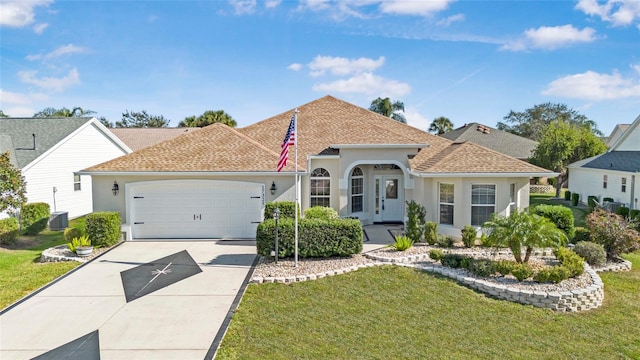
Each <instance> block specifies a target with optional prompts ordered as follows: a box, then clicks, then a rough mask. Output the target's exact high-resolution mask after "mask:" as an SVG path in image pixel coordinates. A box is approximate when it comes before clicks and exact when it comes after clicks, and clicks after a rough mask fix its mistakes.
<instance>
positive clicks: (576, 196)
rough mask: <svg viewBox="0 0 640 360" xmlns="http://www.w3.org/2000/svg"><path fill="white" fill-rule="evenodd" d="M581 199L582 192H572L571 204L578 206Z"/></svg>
mask: <svg viewBox="0 0 640 360" xmlns="http://www.w3.org/2000/svg"><path fill="white" fill-rule="evenodd" d="M579 201H580V194H578V193H573V194H571V205H573V206H578V202H579Z"/></svg>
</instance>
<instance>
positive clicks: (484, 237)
mask: <svg viewBox="0 0 640 360" xmlns="http://www.w3.org/2000/svg"><path fill="white" fill-rule="evenodd" d="M488 239H489V236H487V234H485V233H482V234H481V235H480V246H482V247H491V243H490V242H489V240H488Z"/></svg>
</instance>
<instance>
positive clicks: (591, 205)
mask: <svg viewBox="0 0 640 360" xmlns="http://www.w3.org/2000/svg"><path fill="white" fill-rule="evenodd" d="M597 201H598V197H597V196H595V195H589V196H588V197H587V205H589V212H593V210H595V208H596V206H597V205H596V202H597Z"/></svg>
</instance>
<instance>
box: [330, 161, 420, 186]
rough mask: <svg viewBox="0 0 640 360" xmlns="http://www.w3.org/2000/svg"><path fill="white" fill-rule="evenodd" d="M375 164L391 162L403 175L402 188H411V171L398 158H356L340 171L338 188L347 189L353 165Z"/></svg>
mask: <svg viewBox="0 0 640 360" xmlns="http://www.w3.org/2000/svg"><path fill="white" fill-rule="evenodd" d="M376 164H393V165H396V166H398V167H399V168H400V170H402V175H403V176H404V189H405V190H406V189H413V186H414V185H413V179H411V177H410V176H409V175H410V174H411V171H410V170H409V169H407V167H406V166H405V165H404V164H403V163H402V162H400V161H398V160H389V159H387V160H358V161H354V162H352V163H351V164H349V166H347V167H346V168H345V170H344V172H343V173H342V174H343V176H342V177H341V178H340V179H338V183H339V189H340V190H347V189H349V176H351V171H352V170H353V168H354V167H356V166H358V165H376Z"/></svg>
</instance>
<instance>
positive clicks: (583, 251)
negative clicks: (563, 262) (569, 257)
mask: <svg viewBox="0 0 640 360" xmlns="http://www.w3.org/2000/svg"><path fill="white" fill-rule="evenodd" d="M573 251H575V253H576V254H578V255H580V256H582V257H583V258H584V260H585V261H586V262H587V264H589V265H592V266H602V265H604V264H605V263H606V262H607V252H606V251H604V246H602V245H600V244H596V243H594V242H591V241H580V242H578V243H577V244H576V246H575V247H574V248H573Z"/></svg>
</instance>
